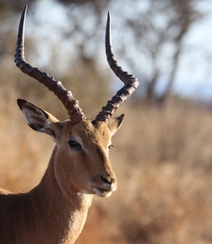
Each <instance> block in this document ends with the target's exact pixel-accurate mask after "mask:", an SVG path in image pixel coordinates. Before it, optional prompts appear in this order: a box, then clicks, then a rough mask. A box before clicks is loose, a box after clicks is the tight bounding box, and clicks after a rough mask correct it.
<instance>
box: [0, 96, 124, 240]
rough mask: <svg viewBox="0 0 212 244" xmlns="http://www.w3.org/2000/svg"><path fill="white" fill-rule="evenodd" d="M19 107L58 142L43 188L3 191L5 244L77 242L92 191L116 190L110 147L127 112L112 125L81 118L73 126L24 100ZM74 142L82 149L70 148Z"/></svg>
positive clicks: (0, 222)
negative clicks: (20, 191)
mask: <svg viewBox="0 0 212 244" xmlns="http://www.w3.org/2000/svg"><path fill="white" fill-rule="evenodd" d="M19 106H20V108H21V110H22V112H23V114H24V116H25V118H26V121H27V123H28V124H29V126H31V127H32V128H33V129H35V130H37V131H40V132H44V133H47V134H49V135H51V136H52V137H53V139H54V141H55V142H56V146H55V148H54V151H53V153H52V156H51V159H50V161H49V165H48V168H47V170H46V172H45V174H44V176H43V178H42V180H41V182H40V184H39V185H38V186H36V187H35V188H34V189H32V190H31V191H30V192H28V193H20V194H11V193H9V192H7V191H5V190H1V189H0V243H2V244H25V243H27V244H54V243H55V244H56V243H57V244H58V243H69V244H72V243H74V242H75V240H76V239H77V237H78V236H79V234H80V232H81V231H82V228H83V226H84V224H85V221H86V217H87V212H88V209H89V207H90V205H91V203H92V198H93V195H94V194H97V195H98V196H100V197H108V196H110V195H111V193H112V192H113V191H115V190H116V187H117V180H116V177H115V174H114V172H113V170H112V168H111V166H110V161H109V158H108V157H109V149H108V148H109V146H110V143H111V137H112V136H113V134H114V133H115V131H116V130H117V129H118V128H119V126H120V124H121V121H122V119H123V116H122V117H121V116H120V117H119V118H117V119H113V120H111V121H110V122H109V123H107V124H106V123H105V122H96V123H92V122H91V121H89V120H82V121H81V122H79V123H78V124H76V125H71V123H70V120H67V121H65V122H63V123H61V122H59V121H58V120H57V119H56V118H54V117H53V116H52V115H50V114H49V113H47V112H45V111H43V110H41V109H39V108H37V107H36V106H34V105H33V104H31V103H28V102H26V101H24V100H21V101H20V103H19ZM70 140H74V141H76V142H77V143H79V144H80V145H81V147H82V149H81V150H76V149H75V148H74V149H73V148H71V147H70V145H69V143H68V142H69V141H70ZM109 181H110V182H111V185H110V184H108V182H109ZM100 188H101V189H100Z"/></svg>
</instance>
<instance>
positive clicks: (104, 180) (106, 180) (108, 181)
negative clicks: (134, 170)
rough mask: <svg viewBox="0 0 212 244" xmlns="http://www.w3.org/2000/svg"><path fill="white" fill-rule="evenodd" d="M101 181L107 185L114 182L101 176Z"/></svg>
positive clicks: (112, 179)
mask: <svg viewBox="0 0 212 244" xmlns="http://www.w3.org/2000/svg"><path fill="white" fill-rule="evenodd" d="M101 179H102V180H103V182H104V183H107V184H110V185H111V184H113V182H114V181H115V179H114V178H111V177H105V176H103V175H102V176H101Z"/></svg>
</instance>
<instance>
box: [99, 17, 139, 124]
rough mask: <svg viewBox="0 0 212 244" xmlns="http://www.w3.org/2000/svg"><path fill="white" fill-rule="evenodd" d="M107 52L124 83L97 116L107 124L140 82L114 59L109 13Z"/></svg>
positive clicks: (110, 61)
mask: <svg viewBox="0 0 212 244" xmlns="http://www.w3.org/2000/svg"><path fill="white" fill-rule="evenodd" d="M105 50H106V56H107V61H108V63H109V65H110V68H111V69H112V70H113V72H114V73H115V75H116V76H117V77H118V78H119V79H120V80H121V81H123V82H124V86H123V87H122V88H121V89H120V90H119V91H118V92H117V93H116V95H115V96H113V97H112V99H111V100H109V101H108V102H107V104H106V106H104V107H103V108H102V111H101V112H99V114H98V115H97V116H96V118H95V120H97V121H105V122H107V121H108V120H109V119H110V118H111V117H112V115H113V113H114V112H115V110H116V109H117V108H118V107H119V106H120V105H121V104H122V103H123V102H124V101H125V100H126V99H127V98H128V97H129V96H131V95H132V93H133V92H134V91H135V90H136V89H137V88H138V86H139V82H138V79H137V78H136V77H134V76H133V75H131V74H128V73H127V72H126V71H124V70H123V69H122V67H120V66H119V65H118V63H117V61H116V60H115V58H114V54H113V51H112V44H111V37H110V13H109V12H108V17H107V24H106V33H105Z"/></svg>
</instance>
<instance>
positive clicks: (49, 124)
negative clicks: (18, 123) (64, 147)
mask: <svg viewBox="0 0 212 244" xmlns="http://www.w3.org/2000/svg"><path fill="white" fill-rule="evenodd" d="M17 103H18V106H19V108H20V109H21V111H22V113H23V115H24V118H25V120H26V122H27V124H28V125H29V126H30V127H31V128H32V129H33V130H35V131H38V132H43V133H46V134H48V135H50V136H52V137H53V139H56V130H55V129H56V128H55V126H54V125H55V124H57V122H59V121H58V120H57V119H56V118H55V117H54V116H53V115H51V114H49V113H47V112H46V111H44V110H42V109H40V108H38V107H37V106H35V105H34V104H32V103H29V102H27V101H25V100H23V99H18V100H17Z"/></svg>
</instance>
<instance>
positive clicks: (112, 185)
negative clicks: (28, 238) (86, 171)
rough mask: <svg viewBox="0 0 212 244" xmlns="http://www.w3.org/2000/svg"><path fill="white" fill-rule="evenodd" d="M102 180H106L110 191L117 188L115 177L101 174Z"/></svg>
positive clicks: (105, 183)
mask: <svg viewBox="0 0 212 244" xmlns="http://www.w3.org/2000/svg"><path fill="white" fill-rule="evenodd" d="M101 179H102V181H103V182H104V187H105V189H107V190H110V191H115V190H116V188H117V185H116V184H115V182H116V179H115V178H111V177H108V176H107V177H105V176H103V175H102V176H101Z"/></svg>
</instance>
